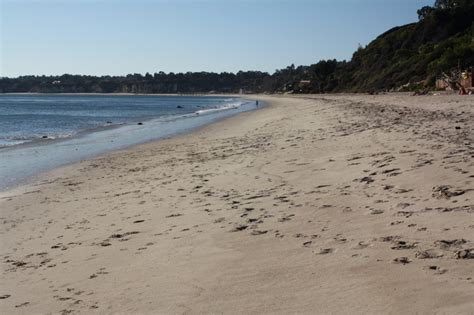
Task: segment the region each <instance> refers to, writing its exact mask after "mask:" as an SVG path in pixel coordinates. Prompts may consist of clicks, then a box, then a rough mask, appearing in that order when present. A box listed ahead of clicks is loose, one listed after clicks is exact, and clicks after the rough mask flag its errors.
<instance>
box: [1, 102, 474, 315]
mask: <svg viewBox="0 0 474 315" xmlns="http://www.w3.org/2000/svg"><path fill="white" fill-rule="evenodd" d="M260 99H261V100H264V101H266V102H268V103H269V106H267V107H265V108H263V109H261V110H259V111H256V112H252V113H244V114H241V115H239V116H237V117H233V118H230V119H227V120H225V121H222V122H219V123H216V124H214V125H211V126H208V127H206V128H203V129H201V130H199V131H196V132H194V133H193V134H191V135H185V136H179V137H176V138H173V139H169V140H164V141H157V142H153V143H149V144H145V145H141V146H137V147H134V148H132V149H129V150H125V151H120V152H116V153H113V154H108V155H106V156H104V157H100V158H97V159H92V160H89V161H84V162H80V163H77V164H74V165H71V166H68V167H64V168H61V169H58V170H55V171H53V172H50V173H49V174H46V175H44V176H43V177H42V179H41V180H38V181H36V182H35V183H33V184H31V185H28V186H24V187H20V188H19V189H16V190H13V191H10V192H7V193H3V194H2V195H1V196H0V197H1V199H0V208H1V213H0V216H1V222H2V224H1V229H0V233H1V234H0V237H1V251H0V259H1V266H2V269H1V271H2V276H1V279H0V281H1V282H0V312H1V313H3V314H17V313H24V314H33V313H63V314H67V313H76V312H77V313H84V314H89V313H122V314H158V313H160V314H181V313H191V314H198V313H199V314H200V313H229V314H230V313H233V314H237V313H281V314H287V313H313V314H314V313H341V314H343V313H357V314H366V313H372V314H374V313H417V312H419V313H436V312H437V313H451V314H452V313H472V312H473V311H474V280H473V277H474V274H473V273H474V220H473V217H474V190H473V189H474V184H473V183H474V168H473V161H474V159H473V157H474V138H473V131H472V126H473V125H474V106H473V105H474V98H473V97H472V96H464V97H461V96H455V95H452V96H420V97H410V96H407V95H378V96H357V95H337V96H320V97H318V96H312V97H303V96H302V97H294V98H285V97H263V96H260Z"/></svg>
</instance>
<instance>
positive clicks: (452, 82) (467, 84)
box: [436, 67, 474, 91]
mask: <svg viewBox="0 0 474 315" xmlns="http://www.w3.org/2000/svg"><path fill="white" fill-rule="evenodd" d="M473 74H474V67H471V68H468V69H467V70H464V71H456V72H453V73H452V74H451V75H447V74H445V73H443V75H442V76H440V77H438V79H437V80H436V89H438V90H458V89H461V88H464V89H465V90H466V91H474V84H473V83H474V82H473V81H474V79H473Z"/></svg>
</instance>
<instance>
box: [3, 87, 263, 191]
mask: <svg viewBox="0 0 474 315" xmlns="http://www.w3.org/2000/svg"><path fill="white" fill-rule="evenodd" d="M253 109H255V102H254V101H250V100H245V99H241V98H235V97H218V96H154V95H153V96H151V95H43V94H32V95H9V94H3V95H1V94H0V190H5V189H8V188H11V187H13V186H14V185H16V184H18V183H21V182H22V181H25V180H26V179H28V178H30V177H32V176H34V175H36V174H38V173H40V172H43V171H47V170H50V169H52V168H55V167H58V166H61V165H65V164H68V163H72V162H76V161H79V160H82V159H86V158H90V157H94V156H97V155H99V154H102V153H105V152H108V151H112V150H117V149H123V148H126V147H129V146H131V145H134V144H139V143H144V142H147V141H151V140H154V139H160V138H166V137H170V136H173V135H176V134H179V133H184V132H187V131H190V130H192V129H195V128H198V127H201V126H203V125H205V124H208V123H211V122H214V121H216V120H219V119H222V118H225V117H229V116H231V115H234V114H237V113H240V112H244V111H249V110H253Z"/></svg>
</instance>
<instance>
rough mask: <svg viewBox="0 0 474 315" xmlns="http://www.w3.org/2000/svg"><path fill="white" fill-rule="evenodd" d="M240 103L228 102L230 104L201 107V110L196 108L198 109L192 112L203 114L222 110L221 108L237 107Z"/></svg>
mask: <svg viewBox="0 0 474 315" xmlns="http://www.w3.org/2000/svg"><path fill="white" fill-rule="evenodd" d="M242 104H243V103H230V104H226V105H224V106H221V107H214V108H207V109H201V110H198V111H196V112H194V114H196V115H205V114H210V113H213V112H219V111H223V110H230V109H239V107H240V106H242Z"/></svg>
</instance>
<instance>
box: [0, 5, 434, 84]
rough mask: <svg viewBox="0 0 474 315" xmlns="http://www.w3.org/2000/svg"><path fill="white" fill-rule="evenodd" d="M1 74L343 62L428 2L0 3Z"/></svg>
mask: <svg viewBox="0 0 474 315" xmlns="http://www.w3.org/2000/svg"><path fill="white" fill-rule="evenodd" d="M0 2H1V7H0V10H1V16H0V18H1V47H0V54H1V55H0V59H1V64H0V76H8V77H16V76H18V75H26V74H36V75H39V74H46V75H49V74H63V73H72V74H91V75H103V74H110V75H122V74H127V73H142V74H144V73H145V72H150V73H153V72H158V71H164V72H171V71H172V72H186V71H216V72H221V71H232V72H235V71H238V70H262V71H268V72H270V73H273V71H274V70H275V69H277V68H283V67H286V66H287V65H290V64H292V63H294V64H295V65H300V64H312V63H316V62H317V61H319V60H320V59H328V58H331V59H332V58H336V59H347V60H348V59H350V58H351V56H352V53H353V52H354V50H355V49H357V47H358V44H359V43H360V44H362V45H366V44H368V43H369V42H370V41H371V40H373V39H374V38H375V37H376V36H377V35H379V34H381V33H382V32H384V31H386V30H388V29H390V28H392V27H394V26H398V25H403V24H407V23H411V22H415V21H416V20H417V14H416V10H417V9H419V8H420V7H422V6H424V5H431V4H433V2H434V0H156V1H152V0H0Z"/></svg>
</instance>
